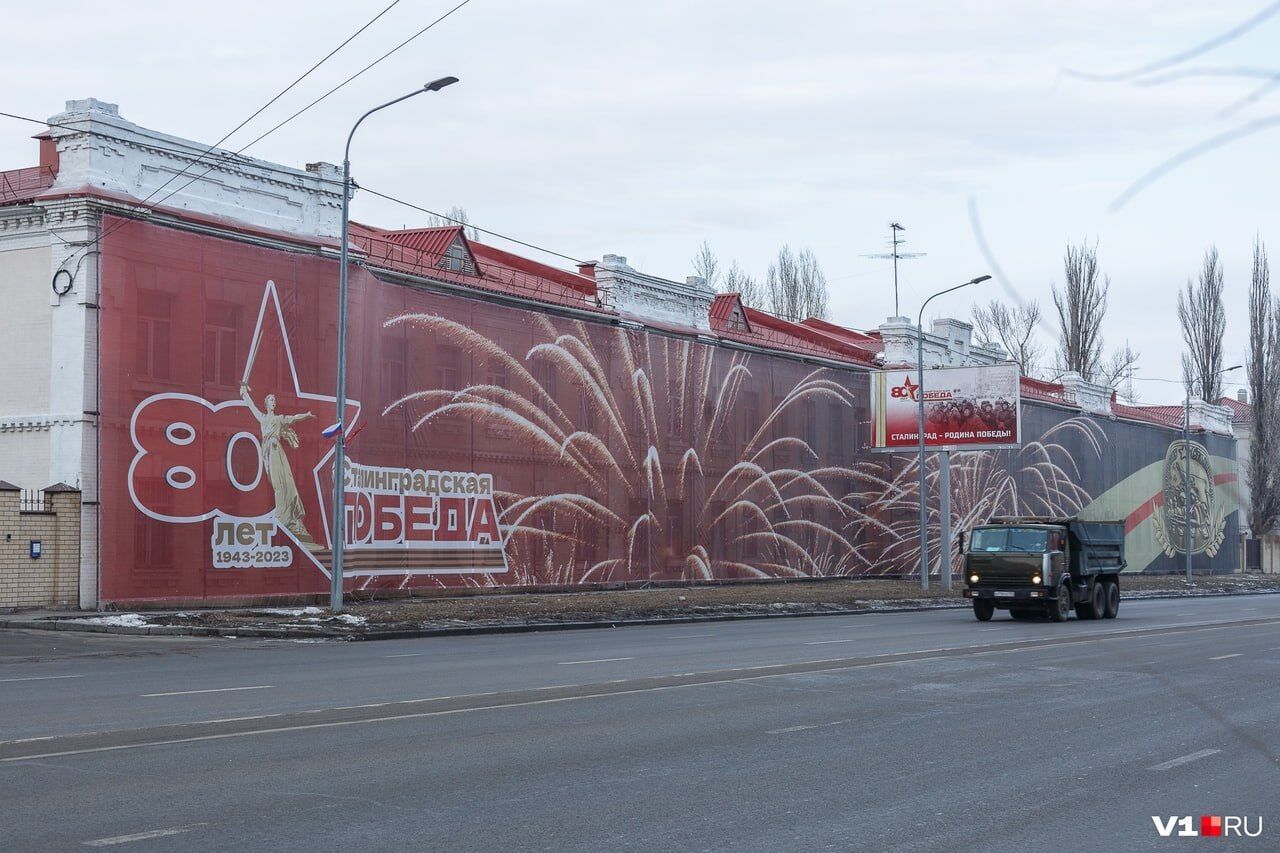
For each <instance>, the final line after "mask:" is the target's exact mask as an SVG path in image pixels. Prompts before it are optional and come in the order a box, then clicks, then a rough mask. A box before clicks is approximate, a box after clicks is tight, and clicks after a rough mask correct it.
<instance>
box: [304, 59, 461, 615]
mask: <svg viewBox="0 0 1280 853" xmlns="http://www.w3.org/2000/svg"><path fill="white" fill-rule="evenodd" d="M457 82H458V78H457V77H441V78H440V79H439V80H432V81H431V82H430V83H427V84H426V85H425V86H423V87H422V88H421V89H414V90H413V91H412V92H410V93H409V94H407V95H401V96H400V97H398V98H396V99H395V100H392V101H387V102H386V103H385V104H381V105H380V106H376V107H374V108H373V109H371V110H369V111H368V112H366V113H365V114H364V115H362V116H360V118H358V119H356V123H355V124H354V125H352V126H351V132H350V133H349V134H347V147H346V148H345V149H343V152H342V246H341V250H340V251H341V254H342V258H341V261H340V265H339V267H338V381H337V385H338V387H337V393H336V399H335V405H336V408H337V413H338V420H337V427H338V432H337V435H336V436H335V438H334V442H333V444H334V452H333V526H332V543H333V560H332V567H331V569H330V575H329V609H330V610H332V611H333V612H334V613H337V612H338V611H340V610H342V552H343V550H344V546H345V545H346V532H345V530H344V527H345V524H344V521H345V519H344V518H343V503H344V501H345V498H346V495H345V488H344V484H343V482H342V468H343V457H344V455H345V451H346V439H347V424H346V420H347V239H348V237H349V235H350V229H351V220H350V204H351V140H352V139H353V138H354V137H355V135H356V129H357V128H358V127H360V124H361V122H363V121H364V120H365V119H367V118H368V117H369V116H371V115H373V114H374V113H376V112H378V110H385V109H386V108H387V107H389V106H392V105H394V104H398V103H400V102H401V101H407V100H408V99H409V98H412V97H415V96H417V95H421V94H422V93H424V92H438V91H440V90H441V89H443V88H444V87H445V86H451V85H453V84H454V83H457Z"/></svg>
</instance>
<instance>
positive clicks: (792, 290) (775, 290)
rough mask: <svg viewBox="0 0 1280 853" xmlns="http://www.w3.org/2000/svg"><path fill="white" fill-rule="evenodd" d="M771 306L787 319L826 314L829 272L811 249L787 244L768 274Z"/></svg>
mask: <svg viewBox="0 0 1280 853" xmlns="http://www.w3.org/2000/svg"><path fill="white" fill-rule="evenodd" d="M765 292H766V294H767V295H768V298H769V310H770V311H771V312H773V313H774V314H777V315H778V316H779V317H785V318H786V319H788V320H797V321H798V320H803V319H805V318H806V317H825V316H826V315H827V276H826V274H825V273H823V271H822V267H821V265H820V264H819V263H818V259H817V258H816V257H815V256H814V254H813V252H811V251H809V250H808V249H801V250H800V251H799V252H793V251H791V247H790V246H786V245H784V246H783V247H782V248H781V249H780V250H778V257H777V259H776V260H775V261H774V262H773V263H771V264H769V272H768V275H767V276H766V277H765Z"/></svg>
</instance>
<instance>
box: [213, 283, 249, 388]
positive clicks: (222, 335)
mask: <svg viewBox="0 0 1280 853" xmlns="http://www.w3.org/2000/svg"><path fill="white" fill-rule="evenodd" d="M204 317H205V319H204V381H205V382H206V383H207V384H210V385H223V386H226V387H235V386H236V385H239V384H240V379H241V375H240V372H239V371H237V370H236V358H237V356H238V355H239V353H240V340H239V328H240V307H239V306H238V305H231V304H229V303H226V302H210V303H209V304H208V306H207V307H206V308H205V315H204Z"/></svg>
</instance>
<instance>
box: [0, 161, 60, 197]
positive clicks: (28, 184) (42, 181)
mask: <svg viewBox="0 0 1280 853" xmlns="http://www.w3.org/2000/svg"><path fill="white" fill-rule="evenodd" d="M55 176H56V173H55V172H54V170H53V169H52V168H51V167H49V166H28V167H27V168H25V169H10V170H9V171H7V172H0V204H21V203H24V202H28V201H31V200H32V199H33V198H35V197H36V196H37V195H39V194H40V193H41V192H42V191H44V190H47V189H48V188H49V187H51V186H53V179H54V177H55Z"/></svg>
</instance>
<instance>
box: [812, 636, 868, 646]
mask: <svg viewBox="0 0 1280 853" xmlns="http://www.w3.org/2000/svg"><path fill="white" fill-rule="evenodd" d="M860 639H862V638H861V637H855V638H853V639H849V640H813V641H811V642H808V643H805V645H806V646H831V645H835V644H836V643H856V642H858V640H860Z"/></svg>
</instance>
